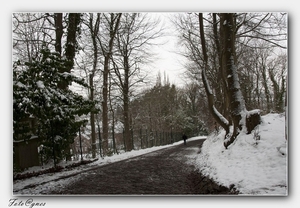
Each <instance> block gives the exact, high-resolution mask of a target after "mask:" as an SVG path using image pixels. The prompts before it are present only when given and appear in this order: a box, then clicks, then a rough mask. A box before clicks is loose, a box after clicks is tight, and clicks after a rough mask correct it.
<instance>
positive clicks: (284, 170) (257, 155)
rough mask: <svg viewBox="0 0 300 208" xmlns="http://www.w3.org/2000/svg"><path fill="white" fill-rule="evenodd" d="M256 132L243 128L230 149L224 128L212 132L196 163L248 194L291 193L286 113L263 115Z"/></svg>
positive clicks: (215, 176) (214, 176)
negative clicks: (288, 185)
mask: <svg viewBox="0 0 300 208" xmlns="http://www.w3.org/2000/svg"><path fill="white" fill-rule="evenodd" d="M262 120H263V122H262V124H261V125H259V127H258V128H257V130H256V132H257V133H258V135H259V136H260V140H256V139H255V137H254V133H252V134H249V135H246V134H245V133H243V132H241V133H240V135H239V136H238V137H237V139H236V141H235V142H234V144H232V145H230V146H229V147H228V149H227V150H226V149H225V147H224V145H223V141H224V134H225V132H224V131H221V133H220V134H219V135H216V134H212V135H210V136H209V137H208V138H207V139H206V140H205V142H204V143H203V146H202V149H201V153H200V154H199V155H198V157H197V159H196V164H195V165H196V167H198V168H199V170H201V171H202V173H203V174H205V175H208V176H210V177H211V178H213V179H214V180H215V181H217V182H218V183H220V184H222V185H225V186H227V187H229V186H230V185H231V184H234V185H235V187H236V188H237V189H238V190H239V191H241V192H242V193H243V194H244V195H272V196H274V195H287V194H288V188H287V184H288V166H287V164H288V161H287V160H288V155H287V149H288V148H287V146H288V145H287V142H286V140H285V133H284V132H285V117H284V115H283V114H268V115H266V116H262Z"/></svg>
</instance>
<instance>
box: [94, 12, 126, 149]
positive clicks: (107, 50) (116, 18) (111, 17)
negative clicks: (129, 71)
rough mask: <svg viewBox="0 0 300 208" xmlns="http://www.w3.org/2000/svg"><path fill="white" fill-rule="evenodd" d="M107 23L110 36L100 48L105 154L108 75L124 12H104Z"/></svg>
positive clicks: (104, 147) (106, 144)
mask: <svg viewBox="0 0 300 208" xmlns="http://www.w3.org/2000/svg"><path fill="white" fill-rule="evenodd" d="M103 15H104V19H105V22H106V23H107V25H106V26H107V31H108V37H107V39H104V40H103V39H101V40H99V42H100V48H101V51H102V54H103V56H104V66H103V86H102V99H103V101H102V131H103V138H102V139H103V154H104V155H106V154H107V150H108V75H109V72H110V61H111V58H112V53H113V47H114V41H115V37H116V33H117V31H118V29H119V25H120V19H121V16H122V13H118V14H115V13H110V14H103Z"/></svg>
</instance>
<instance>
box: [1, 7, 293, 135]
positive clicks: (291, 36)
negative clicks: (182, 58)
mask: <svg viewBox="0 0 300 208" xmlns="http://www.w3.org/2000/svg"><path fill="white" fill-rule="evenodd" d="M220 4H222V3H220ZM35 5H37V4H35ZM259 5H262V4H259ZM278 5H280V6H278ZM223 6H224V8H228V6H226V4H225V5H224V4H223ZM268 6H270V5H269V4H268ZM25 7H26V6H25ZM274 7H276V8H274V9H276V10H277V9H278V8H287V5H286V4H283V5H281V4H275V5H274ZM30 8H33V7H30ZM123 8H125V10H126V6H125V7H123ZM148 8H151V7H148ZM162 8H163V7H162ZM181 8H182V7H181ZM262 8H264V6H263V5H262ZM265 8H271V9H272V6H271V7H265ZM190 9H191V8H189V9H188V10H190ZM228 9H229V8H228ZM27 10H31V9H27ZM129 10H130V9H129ZM193 10H194V9H193ZM266 10H269V9H266ZM287 10H293V9H292V8H290V9H287ZM4 13H5V12H4ZM296 16H297V14H296V13H292V14H290V15H289V17H290V19H291V22H292V23H291V24H293V22H294V23H295V22H296ZM3 19H5V18H3ZM6 19H7V18H6ZM293 26H294V25H293ZM295 27H296V25H295ZM8 28H9V27H8ZM291 30H292V31H295V30H296V29H295V30H294V29H291ZM292 33H293V32H292ZM290 38H291V39H290V40H291V41H293V42H295V44H293V45H295V46H296V45H297V39H295V38H293V34H290ZM7 39H9V38H7ZM8 48H10V46H9V47H8ZM295 48H296V47H295ZM290 50H291V51H293V47H291V49H290ZM293 56H295V55H293V54H290V56H289V57H290V58H291V59H290V62H289V63H290V65H291V66H294V63H295V62H294V61H293V60H295V59H293ZM9 65H10V62H9V63H8V66H9ZM290 74H292V76H291V79H290V80H289V81H290V83H291V85H292V88H294V85H293V83H295V82H293V79H296V77H295V76H293V75H295V74H296V73H295V72H293V71H290ZM2 83H6V81H3V82H2ZM295 84H296V83H295ZM294 89H297V88H294ZM2 92H3V91H2ZM290 93H293V89H290ZM7 94H9V93H7ZM3 97H5V96H3ZM7 97H10V96H7ZM290 99H293V98H290ZM290 105H291V108H290V109H291V110H295V112H297V109H295V108H293V105H294V104H293V103H292V102H291V104H290ZM9 106H11V105H9ZM9 108H11V107H9ZM9 108H8V109H9ZM4 115H5V114H4ZM7 129H10V127H8V128H7ZM291 130H292V129H291ZM290 133H291V135H293V131H291V132H290ZM8 135H10V132H8Z"/></svg>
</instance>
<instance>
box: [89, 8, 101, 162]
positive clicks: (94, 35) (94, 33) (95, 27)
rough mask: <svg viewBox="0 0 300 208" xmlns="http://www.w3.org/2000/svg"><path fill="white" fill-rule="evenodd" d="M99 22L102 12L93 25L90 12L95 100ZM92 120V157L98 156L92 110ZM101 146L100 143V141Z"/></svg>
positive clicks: (92, 96)
mask: <svg viewBox="0 0 300 208" xmlns="http://www.w3.org/2000/svg"><path fill="white" fill-rule="evenodd" d="M99 24H100V14H97V18H96V22H95V25H93V14H90V19H89V28H90V33H91V37H92V42H93V52H94V53H93V58H94V61H93V69H92V73H91V74H90V77H89V78H90V100H91V101H94V76H95V73H96V71H97V63H98V45H97V37H98V33H99ZM90 122H91V140H92V157H93V158H95V157H96V130H95V113H94V112H93V111H91V113H90ZM99 148H101V147H100V143H99ZM100 157H101V155H100Z"/></svg>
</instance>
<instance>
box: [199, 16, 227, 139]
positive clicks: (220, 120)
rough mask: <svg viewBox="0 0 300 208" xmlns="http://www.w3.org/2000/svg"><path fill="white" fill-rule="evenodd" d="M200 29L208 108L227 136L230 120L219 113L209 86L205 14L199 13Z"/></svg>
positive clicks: (203, 74) (202, 74) (203, 77)
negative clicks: (204, 25)
mask: <svg viewBox="0 0 300 208" xmlns="http://www.w3.org/2000/svg"><path fill="white" fill-rule="evenodd" d="M199 27H200V38H201V45H202V53H203V57H204V66H205V67H204V69H203V70H202V73H201V76H202V82H203V85H204V87H205V92H206V95H207V99H208V108H209V110H210V112H211V114H212V116H213V117H214V119H215V120H216V121H217V122H218V124H220V125H221V126H222V127H223V128H224V129H225V131H226V134H228V133H229V122H228V120H227V119H226V118H225V117H224V116H223V115H222V114H220V113H219V111H218V110H217V109H216V107H215V105H214V96H213V93H212V90H211V88H210V86H209V83H208V80H207V77H206V70H207V68H208V56H207V52H206V43H205V36H204V27H203V14H202V13H199Z"/></svg>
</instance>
